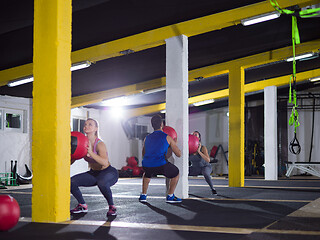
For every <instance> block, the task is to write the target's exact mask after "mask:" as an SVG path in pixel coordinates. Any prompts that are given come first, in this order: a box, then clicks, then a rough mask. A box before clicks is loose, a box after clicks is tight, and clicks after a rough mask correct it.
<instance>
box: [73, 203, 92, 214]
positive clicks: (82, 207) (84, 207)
mask: <svg viewBox="0 0 320 240" xmlns="http://www.w3.org/2000/svg"><path fill="white" fill-rule="evenodd" d="M70 212H71V213H86V212H88V206H87V205H84V204H81V203H79V204H78V205H77V206H76V207H75V208H74V209H72V210H70Z"/></svg>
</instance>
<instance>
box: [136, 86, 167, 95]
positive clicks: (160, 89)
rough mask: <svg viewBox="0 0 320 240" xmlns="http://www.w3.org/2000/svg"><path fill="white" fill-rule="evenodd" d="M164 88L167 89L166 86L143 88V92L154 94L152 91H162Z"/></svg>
mask: <svg viewBox="0 0 320 240" xmlns="http://www.w3.org/2000/svg"><path fill="white" fill-rule="evenodd" d="M164 90H166V86H163V87H159V88H154V89H149V90H143V91H142V92H143V93H144V94H152V93H157V92H162V91H164Z"/></svg>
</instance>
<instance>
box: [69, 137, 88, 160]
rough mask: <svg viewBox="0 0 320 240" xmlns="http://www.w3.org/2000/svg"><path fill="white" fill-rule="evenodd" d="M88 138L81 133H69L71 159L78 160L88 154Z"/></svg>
mask: <svg viewBox="0 0 320 240" xmlns="http://www.w3.org/2000/svg"><path fill="white" fill-rule="evenodd" d="M88 146H89V140H88V138H87V137H86V136H85V135H84V134H83V133H81V132H76V131H74V132H71V159H72V160H78V159H81V158H83V157H85V156H86V155H87V153H88V149H87V147H88Z"/></svg>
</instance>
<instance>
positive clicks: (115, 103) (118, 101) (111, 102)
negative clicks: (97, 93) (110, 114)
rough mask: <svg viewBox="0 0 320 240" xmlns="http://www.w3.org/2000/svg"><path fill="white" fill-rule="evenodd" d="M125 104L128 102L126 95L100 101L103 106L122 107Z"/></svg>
mask: <svg viewBox="0 0 320 240" xmlns="http://www.w3.org/2000/svg"><path fill="white" fill-rule="evenodd" d="M127 104H128V97H126V96H122V97H117V98H111V99H107V100H104V101H102V102H101V105H102V106H105V107H122V106H124V105H127Z"/></svg>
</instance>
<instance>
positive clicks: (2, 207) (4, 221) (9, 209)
mask: <svg viewBox="0 0 320 240" xmlns="http://www.w3.org/2000/svg"><path fill="white" fill-rule="evenodd" d="M19 218H20V207H19V204H18V202H17V201H16V200H15V199H14V198H13V197H11V196H9V195H0V231H8V230H9V229H11V228H13V227H14V226H15V225H16V224H17V223H18V221H19Z"/></svg>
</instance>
